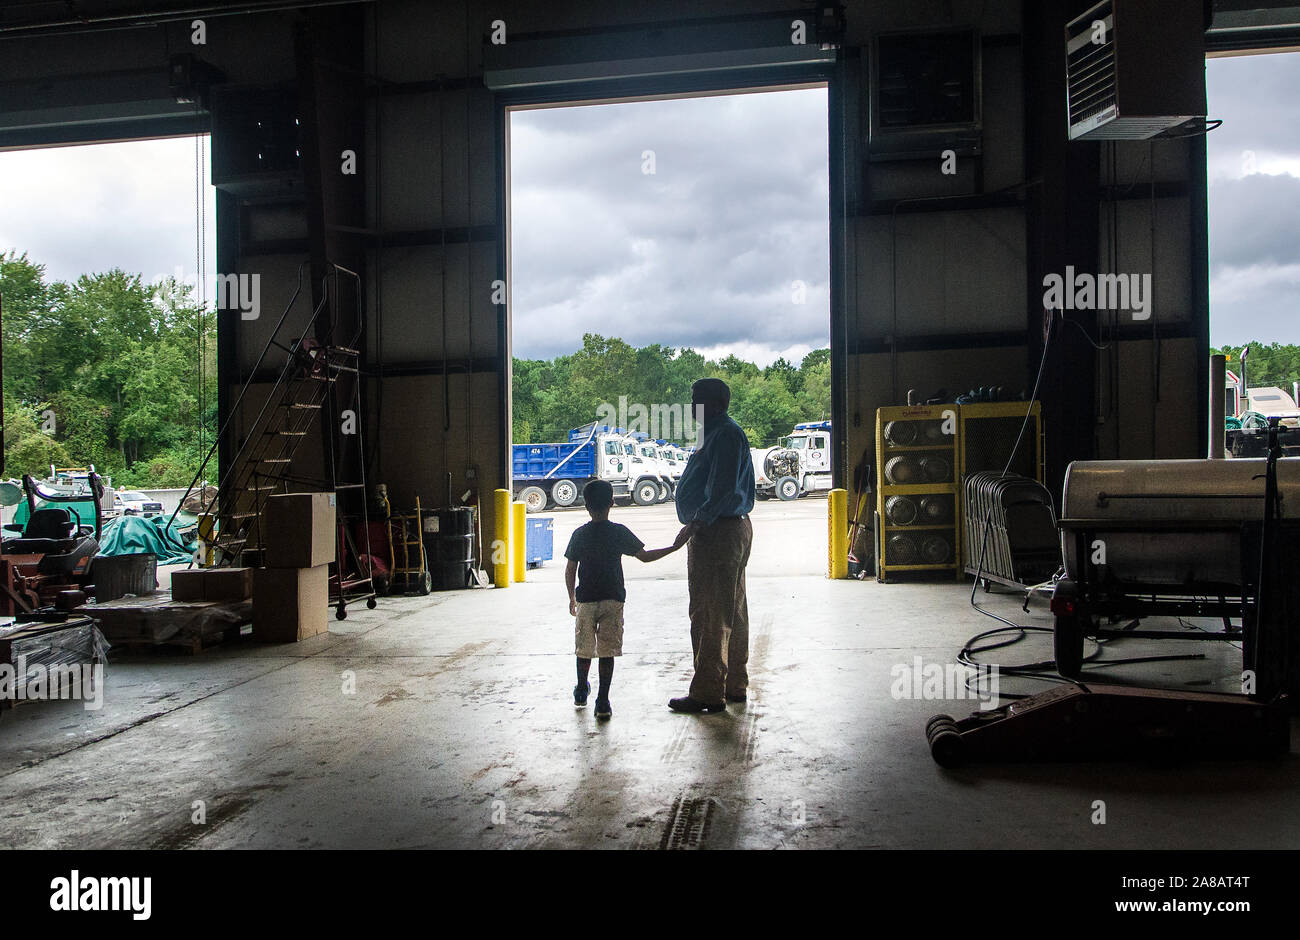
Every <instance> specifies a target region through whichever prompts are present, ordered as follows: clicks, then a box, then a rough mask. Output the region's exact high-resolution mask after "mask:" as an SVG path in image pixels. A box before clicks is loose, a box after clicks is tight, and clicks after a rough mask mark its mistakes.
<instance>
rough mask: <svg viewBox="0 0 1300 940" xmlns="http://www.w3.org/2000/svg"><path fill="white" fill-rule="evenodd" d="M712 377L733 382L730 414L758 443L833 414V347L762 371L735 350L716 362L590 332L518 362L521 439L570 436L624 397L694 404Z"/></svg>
mask: <svg viewBox="0 0 1300 940" xmlns="http://www.w3.org/2000/svg"><path fill="white" fill-rule="evenodd" d="M708 376H711V377H715V378H720V379H722V380H723V381H725V382H726V383H727V384H728V385H729V386H730V387H731V409H730V414H731V416H732V417H733V418H734V419H735V420H736V422H737V423H738V424H739V425H740V426H741V427H742V428H744V429H745V433H746V434H747V435H748V436H749V442H750V444H751V445H753V446H755V447H757V446H761V445H765V444H773V443H775V442H776V440H777V438H779V437H782V436H784V435H786V434H789V433H790V431H791V429H792V428H793V427H794V426H795V424H797V423H798V422H801V421H820V420H825V419H828V418H830V410H831V367H830V350H829V349H815V350H813V351H812V352H810V353H808V355H806V356H804V358H803V361H802V362H800V363H799V364H798V365H795V364H794V363H791V362H787V361H786V360H785V359H784V358H781V359H778V360H776V362H774V363H772V364H771V365H769V366H767V367H766V368H760V367H759V366H757V365H755V364H754V363H752V362H746V361H745V360H743V359H740V358H738V357H736V356H734V355H730V356H727V357H725V358H723V359H719V360H712V359H706V358H704V356H702V355H701V354H700V353H698V352H696V351H695V350H693V349H689V348H684V349H675V348H673V347H670V346H662V345H659V344H658V343H656V344H653V345H650V346H642V347H635V346H632V345H630V344H628V343H626V342H624V341H623V340H621V339H618V338H617V337H604V336H600V335H598V334H596V333H587V334H584V335H583V337H582V348H581V349H579V350H577V351H576V352H574V353H571V354H569V355H567V356H557V357H556V358H554V359H515V360H514V382H513V391H514V402H513V410H514V421H513V432H514V442H515V443H517V444H530V443H538V442H542V441H563V440H567V439H568V434H569V430H570V429H571V428H576V427H581V426H582V425H584V424H588V423H590V422H592V421H594V420H596V417H597V412H598V409H599V408H600V407H601V405H602V404H606V405H610V406H614V407H617V406H618V404H619V398H620V397H621V396H625V397H626V399H627V401H628V402H629V403H631V404H641V405H643V406H646V407H649V406H651V405H655V404H661V405H674V404H682V405H689V403H690V400H691V383H692V382H694V381H695V380H696V379H701V378H705V377H708ZM678 441H679V442H681V439H680V438H678Z"/></svg>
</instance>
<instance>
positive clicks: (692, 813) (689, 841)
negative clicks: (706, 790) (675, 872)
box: [659, 796, 717, 851]
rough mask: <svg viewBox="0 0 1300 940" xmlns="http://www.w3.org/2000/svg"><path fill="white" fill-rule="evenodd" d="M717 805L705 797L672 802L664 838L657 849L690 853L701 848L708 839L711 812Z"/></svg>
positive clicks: (711, 817) (711, 819) (681, 798)
mask: <svg viewBox="0 0 1300 940" xmlns="http://www.w3.org/2000/svg"><path fill="white" fill-rule="evenodd" d="M716 808H717V803H716V802H715V801H714V800H711V799H708V798H707V797H697V798H694V799H689V800H688V799H685V798H684V797H680V796H679V797H677V799H675V800H673V808H672V812H670V813H669V814H668V824H667V825H666V826H664V836H663V839H661V840H660V842H659V848H660V849H665V850H677V851H690V850H693V849H699V848H701V847H703V845H704V840H705V839H707V838H708V837H709V824H710V823H711V822H712V821H713V811H714V810H715V809H716Z"/></svg>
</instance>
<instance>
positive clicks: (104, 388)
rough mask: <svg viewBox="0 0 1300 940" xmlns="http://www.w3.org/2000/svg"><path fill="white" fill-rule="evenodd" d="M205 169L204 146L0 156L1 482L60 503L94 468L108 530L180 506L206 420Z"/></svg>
mask: <svg viewBox="0 0 1300 940" xmlns="http://www.w3.org/2000/svg"><path fill="white" fill-rule="evenodd" d="M207 160H208V138H207V135H199V136H197V137H196V136H186V137H171V138H159V139H149V140H135V141H117V142H111V143H96V144H83V145H77V146H62V147H50V148H41V149H29V150H11V151H7V152H3V153H0V204H3V205H4V206H5V212H4V214H3V218H2V219H0V292H2V293H3V302H4V308H3V317H4V334H3V342H4V347H3V350H4V428H5V440H4V445H5V468H4V475H5V476H6V477H8V478H10V479H11V481H12V480H16V479H18V478H21V477H22V476H23V475H24V474H30V475H31V476H32V477H33V478H34V479H35V480H36V481H37V482H38V484H40V485H42V486H44V487H46V488H53V487H55V486H58V487H59V491H60V492H63V491H65V490H67V489H68V488H69V487H74V488H75V487H76V486H78V485H83V486H84V485H85V481H86V478H87V476H86V475H87V473H88V472H89V471H90V470H91V469H92V468H93V470H94V471H95V472H96V473H98V474H99V475H100V476H101V477H103V478H105V479H106V480H110V481H111V488H112V489H113V490H114V491H115V492H116V495H117V499H115V500H113V505H112V506H111V507H109V506H108V505H107V502H108V501H107V500H106V501H105V504H106V505H105V506H104V509H105V510H106V513H107V516H108V517H109V518H112V517H115V516H117V515H122V514H128V513H129V514H139V515H145V516H153V515H161V514H163V513H164V512H166V513H168V514H170V512H171V510H172V509H174V508H175V507H176V504H177V501H178V499H179V496H180V493H181V491H183V490H184V488H185V487H186V486H188V485H189V483H190V479H191V477H192V476H193V474H194V473H195V471H196V470H197V468H198V466H199V464H200V462H201V460H202V455H203V453H205V452H206V449H207V447H208V446H209V445H210V444H211V443H212V440H213V436H214V434H215V431H216V420H217V400H216V367H217V363H216V337H215V326H216V322H215V316H214V314H213V312H212V303H213V301H214V299H215V293H216V280H217V279H216V273H215V268H216V265H215V256H216V251H215V249H216V237H215V211H214V199H213V190H212V188H211V187H210V186H209V185H208V184H207V179H206V176H207ZM51 491H53V490H52V489H51ZM6 492H7V493H8V497H7V498H6V500H5V502H7V503H10V504H13V503H16V502H18V503H20V504H19V505H18V506H17V507H15V506H13V505H9V506H6V507H5V514H6V515H5V521H6V522H9V521H16V522H18V523H22V522H24V521H25V516H26V513H27V507H26V505H25V503H21V502H20V501H19V500H18V499H17V498H16V496H17V493H18V487H16V486H14V487H8V488H6ZM159 503H161V505H162V508H159V506H158V504H159ZM86 506H90V504H89V503H87V504H86ZM90 508H91V509H93V507H90ZM15 509H16V510H17V512H18V515H17V517H15V516H14V515H13V514H14V512H15ZM82 514H83V515H85V508H84V507H83V511H82Z"/></svg>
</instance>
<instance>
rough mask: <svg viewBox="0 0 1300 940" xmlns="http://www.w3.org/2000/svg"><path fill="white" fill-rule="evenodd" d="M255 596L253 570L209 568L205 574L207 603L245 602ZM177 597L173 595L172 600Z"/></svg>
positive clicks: (204, 583) (204, 585)
mask: <svg viewBox="0 0 1300 940" xmlns="http://www.w3.org/2000/svg"><path fill="white" fill-rule="evenodd" d="M252 596H253V569H252V568H207V569H205V570H204V572H203V599H204V600H205V601H226V602H230V601H244V600H248V598H250V597H252ZM175 597H176V595H175V594H174V593H173V594H172V598H173V599H175Z"/></svg>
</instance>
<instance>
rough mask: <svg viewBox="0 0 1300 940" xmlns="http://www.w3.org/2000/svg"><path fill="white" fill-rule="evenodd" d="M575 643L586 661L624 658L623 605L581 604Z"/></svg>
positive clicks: (604, 602) (575, 628)
mask: <svg viewBox="0 0 1300 940" xmlns="http://www.w3.org/2000/svg"><path fill="white" fill-rule="evenodd" d="M574 640H575V646H576V647H577V653H578V656H579V657H580V658H582V659H603V658H604V657H606V656H622V655H623V602H622V601H587V602H585V603H580V604H578V622H577V625H576V626H575V627H574Z"/></svg>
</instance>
